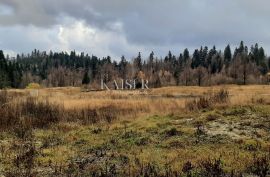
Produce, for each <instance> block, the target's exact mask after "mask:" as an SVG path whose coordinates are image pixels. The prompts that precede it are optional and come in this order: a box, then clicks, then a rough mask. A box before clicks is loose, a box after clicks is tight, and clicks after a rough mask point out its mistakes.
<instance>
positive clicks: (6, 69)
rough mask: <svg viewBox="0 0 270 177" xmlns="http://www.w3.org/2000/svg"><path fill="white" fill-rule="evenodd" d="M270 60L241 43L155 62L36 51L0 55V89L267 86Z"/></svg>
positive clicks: (255, 47) (257, 48)
mask: <svg viewBox="0 0 270 177" xmlns="http://www.w3.org/2000/svg"><path fill="white" fill-rule="evenodd" d="M269 68H270V58H269V57H267V56H266V53H265V50H264V48H263V47H261V46H259V45H258V44H255V45H252V46H251V47H248V46H246V45H245V44H244V42H243V41H241V42H240V45H239V46H238V47H237V48H235V50H234V51H232V49H231V47H230V45H228V46H226V48H225V49H224V50H218V49H216V47H215V46H213V47H212V48H208V47H207V46H205V47H204V46H202V47H200V48H199V49H195V50H194V52H193V53H192V52H190V51H189V50H188V49H185V50H184V51H183V52H182V53H180V54H177V55H174V54H173V53H172V52H170V51H169V52H168V54H167V56H165V57H162V58H158V57H156V56H155V54H154V52H151V53H150V54H149V56H148V57H146V58H143V57H142V55H141V53H140V52H139V53H138V55H137V57H135V58H131V59H126V58H125V56H122V57H121V59H118V60H117V59H112V58H111V57H110V56H107V57H103V58H98V57H97V56H94V55H92V56H90V55H88V54H85V53H76V51H71V52H70V53H67V52H60V53H58V52H52V51H50V52H49V53H47V52H45V51H43V52H42V51H39V50H37V49H35V50H34V51H32V52H31V53H30V54H18V55H17V56H16V57H13V58H11V57H9V56H8V55H5V54H4V52H3V51H2V50H1V51H0V88H25V87H27V85H28V84H29V83H38V84H40V85H41V86H42V87H66V86H73V87H78V86H82V85H90V86H91V87H93V88H99V85H100V80H101V79H102V80H104V82H105V83H108V84H109V83H110V82H113V80H115V79H124V80H125V79H137V78H140V79H141V78H144V79H147V80H148V81H149V86H150V87H152V88H157V87H162V86H176V85H183V86H195V85H198V86H211V85H220V84H239V85H247V84H268V83H269V74H268V72H269Z"/></svg>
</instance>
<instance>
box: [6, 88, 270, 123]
mask: <svg viewBox="0 0 270 177" xmlns="http://www.w3.org/2000/svg"><path fill="white" fill-rule="evenodd" d="M220 90H226V91H227V92H228V99H229V102H227V103H226V104H227V106H234V105H248V104H253V103H266V104H267V103H270V86H268V85H252V86H238V85H224V86H215V87H164V88H159V89H152V90H145V91H137V90H134V91H98V92H82V91H81V89H80V88H74V87H68V88H44V89H38V90H34V91H33V90H8V91H7V94H8V95H9V97H10V99H9V103H8V104H9V105H18V103H22V104H24V103H25V102H27V101H29V97H31V98H34V101H33V100H32V101H33V102H35V104H36V105H38V106H42V104H43V106H44V105H45V106H44V107H46V104H52V105H58V107H61V110H60V111H59V112H67V113H68V114H66V115H62V117H61V119H63V120H64V119H66V120H69V121H71V119H77V118H78V117H80V118H78V119H80V120H83V121H84V122H89V118H88V117H89V116H90V117H91V116H92V117H94V116H96V117H95V118H102V119H103V120H106V121H111V120H110V119H118V118H122V117H123V118H135V117H139V116H141V115H154V114H158V115H166V114H177V113H181V112H183V111H187V109H185V108H186V107H187V103H190V102H192V101H194V100H195V101H196V100H199V99H201V98H206V97H211V95H215V94H216V93H218V92H219V91H220ZM33 92H34V94H33ZM42 102H45V103H42ZM30 103H31V102H30ZM30 103H29V104H30ZM31 104H32V106H33V105H34V106H35V104H34V103H31ZM214 104H215V103H214ZM59 105H60V106H59ZM20 106H22V105H20ZM213 106H215V105H213ZM30 107H31V106H30ZM17 109H18V108H17ZM59 109H60V108H59ZM2 110H3V108H2ZM59 114H60V113H59ZM91 121H93V122H95V121H94V119H93V120H91ZM91 121H90V122H91Z"/></svg>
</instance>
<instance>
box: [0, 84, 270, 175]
mask: <svg viewBox="0 0 270 177" xmlns="http://www.w3.org/2000/svg"><path fill="white" fill-rule="evenodd" d="M269 88H270V87H269V86H234V85H230V86H217V87H212V88H210V87H167V88H160V89H154V90H149V91H147V92H138V91H123V92H118V91H111V92H106V91H104V92H81V90H80V88H53V89H40V90H38V92H37V91H35V90H8V91H7V92H0V103H1V104H2V105H3V106H2V107H1V108H0V115H1V117H0V121H2V122H0V123H1V124H0V125H1V126H2V127H1V126H0V129H3V130H4V131H2V132H0V176H1V175H2V174H4V175H5V176H67V175H70V176H72V175H74V176H110V175H111V176H113V175H114V176H177V175H178V176H190V175H193V176H194V175H196V174H197V173H198V174H197V176H222V175H224V174H226V175H227V176H228V175H230V174H232V173H233V175H230V176H235V177H237V176H241V175H242V173H247V174H255V175H258V174H261V173H265V171H266V172H269V171H270V168H269V165H270V161H269V156H268V154H269V147H270V144H269V138H270V134H269V131H268V129H269V125H270V122H269V105H270V104H269V103H270V100H269V98H270V97H269V96H268V95H269V94H270V91H269ZM222 89H224V90H226V91H228V93H229V96H228V95H227V94H228V93H227V92H225V91H222ZM228 99H229V100H228ZM200 100H201V101H200ZM194 101H195V102H194ZM188 102H194V103H196V105H195V107H197V108H198V109H196V110H195V111H188V110H186V108H185V106H186V103H188ZM237 105H241V106H237ZM243 105H248V106H243ZM220 106H222V107H221V108H220ZM204 108H206V109H204ZM202 109H203V110H202ZM4 118H7V119H4ZM26 120H28V122H26ZM13 125H17V126H13ZM32 128H34V129H32ZM5 130H8V131H5ZM9 130H11V131H9ZM18 164H20V165H18ZM1 166H3V167H4V168H1ZM261 167H263V168H261ZM247 169H249V170H250V171H247ZM90 172H91V173H90ZM71 174H72V175H71ZM94 174H95V175H94ZM106 174H108V175H106ZM129 174H131V175H129Z"/></svg>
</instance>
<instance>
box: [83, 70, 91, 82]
mask: <svg viewBox="0 0 270 177" xmlns="http://www.w3.org/2000/svg"><path fill="white" fill-rule="evenodd" d="M89 83H90V78H89V75H88V71H86V72H85V73H84V75H83V80H82V84H83V85H87V84H89Z"/></svg>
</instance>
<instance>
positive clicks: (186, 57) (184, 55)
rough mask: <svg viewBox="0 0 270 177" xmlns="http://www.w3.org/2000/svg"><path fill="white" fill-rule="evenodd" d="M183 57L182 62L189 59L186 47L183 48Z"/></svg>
mask: <svg viewBox="0 0 270 177" xmlns="http://www.w3.org/2000/svg"><path fill="white" fill-rule="evenodd" d="M183 59H184V63H186V62H187V61H188V59H189V51H188V49H185V50H184V53H183Z"/></svg>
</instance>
